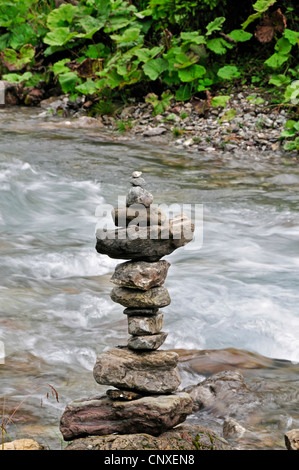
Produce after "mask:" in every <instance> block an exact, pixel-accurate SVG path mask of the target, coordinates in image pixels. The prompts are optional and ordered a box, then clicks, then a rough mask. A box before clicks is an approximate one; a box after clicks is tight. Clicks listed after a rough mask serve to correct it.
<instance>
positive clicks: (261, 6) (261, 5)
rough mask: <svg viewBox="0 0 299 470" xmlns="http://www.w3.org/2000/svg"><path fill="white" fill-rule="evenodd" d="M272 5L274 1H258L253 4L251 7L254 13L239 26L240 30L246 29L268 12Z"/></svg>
mask: <svg viewBox="0 0 299 470" xmlns="http://www.w3.org/2000/svg"><path fill="white" fill-rule="evenodd" d="M274 3H276V0H258V1H257V2H255V4H254V5H252V6H253V8H254V10H255V11H256V13H253V15H250V16H249V17H248V18H247V20H246V21H245V22H244V23H243V24H242V25H241V26H242V29H246V28H247V26H248V25H249V24H250V23H252V22H253V21H255V20H256V19H258V18H260V17H261V16H262V14H263V13H264V12H265V11H266V10H268V8H269V7H270V6H272V5H273V4H274Z"/></svg>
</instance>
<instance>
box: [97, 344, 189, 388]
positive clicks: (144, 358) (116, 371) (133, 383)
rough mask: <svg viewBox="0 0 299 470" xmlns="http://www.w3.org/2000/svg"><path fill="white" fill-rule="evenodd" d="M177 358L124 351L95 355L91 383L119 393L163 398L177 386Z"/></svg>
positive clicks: (175, 355)
mask: <svg viewBox="0 0 299 470" xmlns="http://www.w3.org/2000/svg"><path fill="white" fill-rule="evenodd" d="M177 362H178V355H177V354H176V353H173V352H171V351H162V350H160V351H150V352H147V351H131V350H129V349H128V348H126V347H122V348H117V349H111V350H109V351H106V352H103V353H101V354H99V356H98V358H97V361H96V364H95V366H94V370H93V374H94V378H95V381H96V382H97V383H99V384H101V385H112V386H114V387H116V388H119V389H124V390H133V391H137V392H143V393H147V394H166V393H172V392H174V391H175V390H177V388H178V386H179V385H180V383H181V378H180V373H179V370H178V367H177Z"/></svg>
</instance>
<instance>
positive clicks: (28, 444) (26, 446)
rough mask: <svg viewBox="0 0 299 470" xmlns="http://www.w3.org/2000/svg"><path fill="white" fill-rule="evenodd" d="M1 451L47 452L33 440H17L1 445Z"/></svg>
mask: <svg viewBox="0 0 299 470" xmlns="http://www.w3.org/2000/svg"><path fill="white" fill-rule="evenodd" d="M0 450H45V448H44V447H43V446H42V445H41V444H39V443H38V442H36V441H34V440H33V439H16V440H15V441H10V442H4V444H1V445H0Z"/></svg>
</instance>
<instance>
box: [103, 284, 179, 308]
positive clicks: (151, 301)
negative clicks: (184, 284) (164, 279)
mask: <svg viewBox="0 0 299 470" xmlns="http://www.w3.org/2000/svg"><path fill="white" fill-rule="evenodd" d="M110 297H111V299H112V300H113V302H116V303H118V304H121V305H123V306H124V307H133V308H134V307H140V308H142V307H144V308H162V307H166V306H167V305H169V304H170V302H171V300H170V295H169V292H168V290H167V289H166V287H164V286H162V287H153V288H152V289H149V290H147V291H143V290H137V289H131V288H128V287H114V288H113V289H112V291H111V293H110Z"/></svg>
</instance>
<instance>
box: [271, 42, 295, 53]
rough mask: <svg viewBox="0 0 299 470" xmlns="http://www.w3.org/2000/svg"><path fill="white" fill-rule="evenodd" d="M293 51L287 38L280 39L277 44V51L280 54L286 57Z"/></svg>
mask: <svg viewBox="0 0 299 470" xmlns="http://www.w3.org/2000/svg"><path fill="white" fill-rule="evenodd" d="M291 49H292V44H291V43H290V42H289V41H288V39H286V38H279V39H278V41H277V42H276V44H275V50H276V51H277V52H278V54H282V55H286V54H288V53H289V52H290V50H291Z"/></svg>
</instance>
